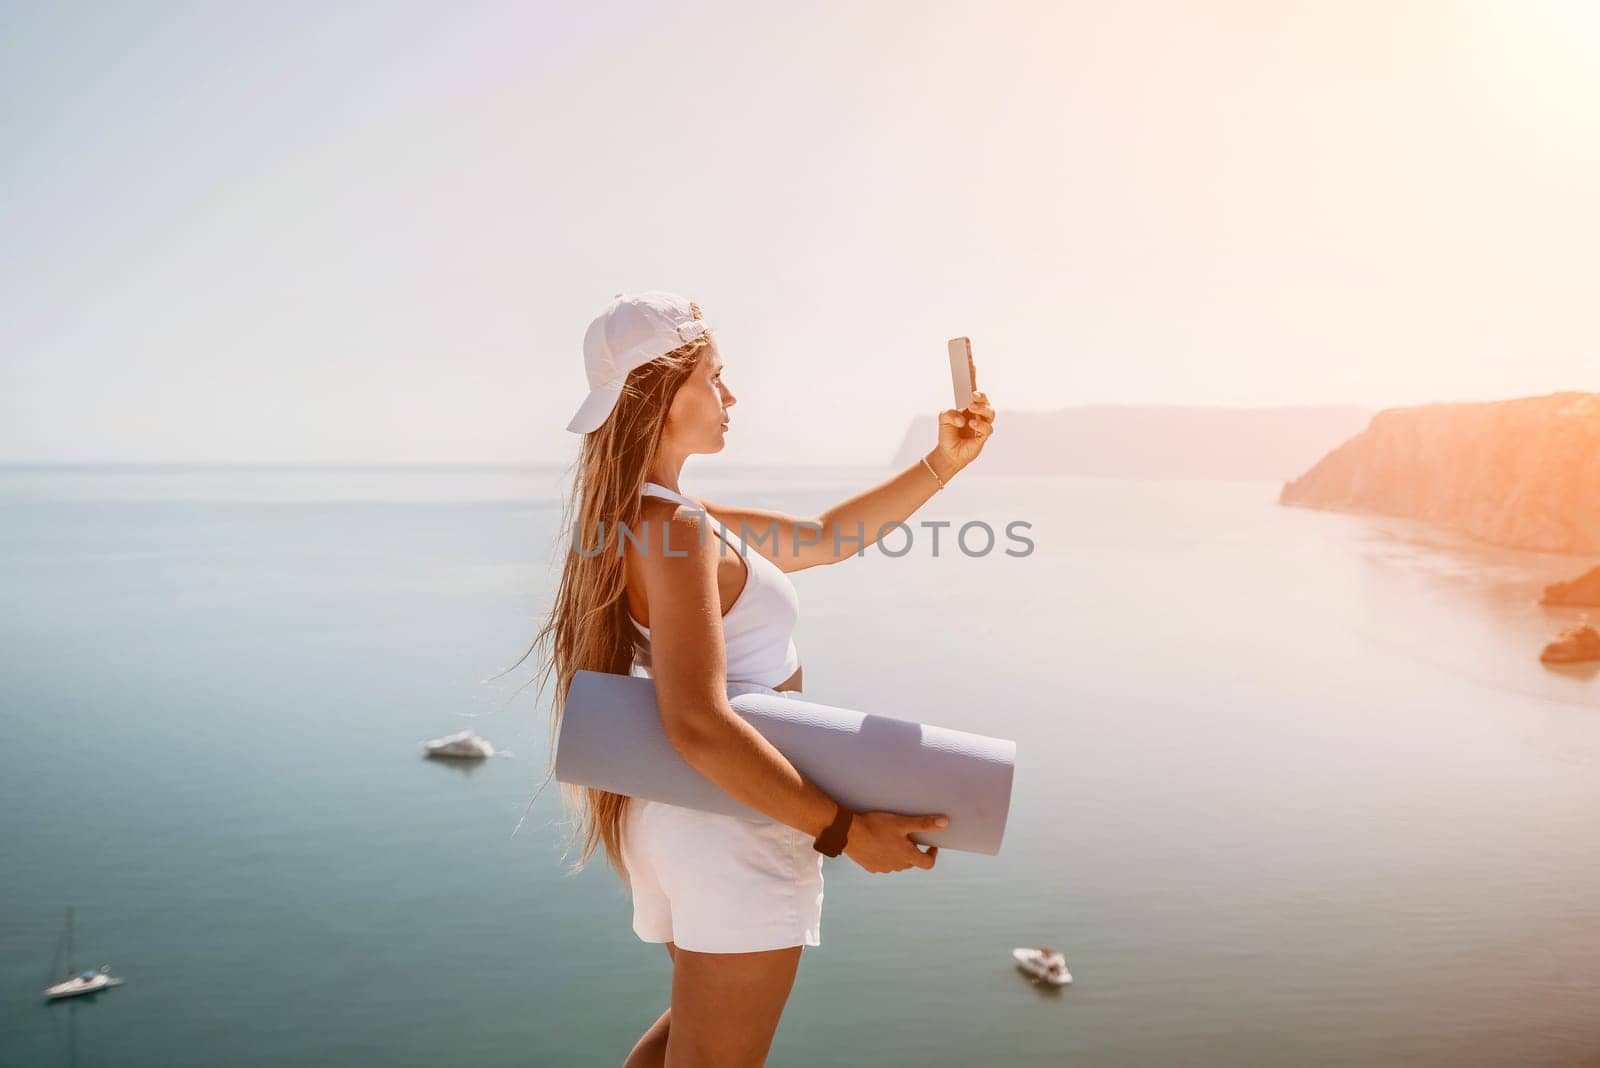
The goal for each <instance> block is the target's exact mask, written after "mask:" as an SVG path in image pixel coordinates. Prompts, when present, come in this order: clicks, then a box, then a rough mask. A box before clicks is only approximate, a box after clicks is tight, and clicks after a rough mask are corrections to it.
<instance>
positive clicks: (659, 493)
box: [639, 482, 700, 508]
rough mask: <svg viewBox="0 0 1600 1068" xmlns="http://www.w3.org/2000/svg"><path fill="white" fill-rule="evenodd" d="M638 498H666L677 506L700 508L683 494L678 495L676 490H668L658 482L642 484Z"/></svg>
mask: <svg viewBox="0 0 1600 1068" xmlns="http://www.w3.org/2000/svg"><path fill="white" fill-rule="evenodd" d="M639 496H641V497H666V498H667V499H668V500H674V501H677V502H678V503H679V504H687V505H688V506H689V507H690V508H699V507H700V506H699V505H698V504H696V503H695V502H694V501H691V500H690V499H689V498H687V497H685V496H684V495H683V494H681V493H679V492H678V491H677V490H672V489H668V488H667V487H666V486H663V485H661V484H660V483H659V482H646V483H645V484H644V488H643V489H641V490H640V491H639Z"/></svg>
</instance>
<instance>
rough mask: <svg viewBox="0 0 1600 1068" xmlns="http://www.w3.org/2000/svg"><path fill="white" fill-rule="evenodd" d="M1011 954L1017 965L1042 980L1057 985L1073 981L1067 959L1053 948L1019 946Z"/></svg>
mask: <svg viewBox="0 0 1600 1068" xmlns="http://www.w3.org/2000/svg"><path fill="white" fill-rule="evenodd" d="M1011 956H1012V957H1014V958H1015V959H1016V962H1017V967H1019V968H1021V969H1022V970H1023V971H1025V972H1027V973H1028V974H1029V975H1031V976H1033V977H1034V978H1035V979H1038V980H1040V981H1041V982H1046V983H1052V984H1054V985H1056V986H1066V985H1067V984H1068V983H1070V982H1072V973H1071V972H1069V971H1067V959H1066V958H1065V957H1063V956H1062V955H1061V954H1060V953H1057V952H1056V951H1055V950H1053V949H1049V948H1046V947H1043V946H1041V947H1039V948H1038V949H1028V948H1025V947H1021V946H1019V947H1018V948H1016V949H1013V950H1012V951H1011Z"/></svg>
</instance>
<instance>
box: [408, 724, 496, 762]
mask: <svg viewBox="0 0 1600 1068" xmlns="http://www.w3.org/2000/svg"><path fill="white" fill-rule="evenodd" d="M422 748H423V751H424V752H426V753H427V755H428V756H433V757H448V758H451V759H455V760H483V759H484V758H486V757H492V756H494V746H492V745H490V744H489V742H488V740H487V739H484V738H479V737H478V736H477V735H476V734H473V733H472V731H470V730H465V731H457V732H456V733H454V734H447V735H445V736H444V737H443V738H435V739H434V740H433V741H431V742H423V743H422Z"/></svg>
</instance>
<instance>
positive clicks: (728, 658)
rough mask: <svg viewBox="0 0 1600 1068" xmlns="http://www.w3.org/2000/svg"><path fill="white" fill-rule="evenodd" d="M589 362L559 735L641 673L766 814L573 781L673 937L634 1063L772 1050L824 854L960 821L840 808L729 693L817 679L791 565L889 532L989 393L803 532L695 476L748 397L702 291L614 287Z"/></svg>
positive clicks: (637, 901) (566, 588)
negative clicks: (695, 465) (584, 703)
mask: <svg viewBox="0 0 1600 1068" xmlns="http://www.w3.org/2000/svg"><path fill="white" fill-rule="evenodd" d="M584 359H585V364H586V370H587V373H588V380H589V385H590V393H589V396H588V398H587V399H585V401H584V402H583V405H582V406H581V407H580V408H579V410H578V413H577V415H576V416H574V417H573V419H572V421H571V423H570V424H569V425H568V427H567V429H568V430H571V431H573V432H575V433H581V434H583V435H584V439H583V445H582V450H581V455H580V458H579V461H578V472H577V477H576V479H575V480H574V485H573V492H572V495H571V496H570V497H569V498H568V500H567V503H566V508H565V510H564V514H563V523H562V528H563V537H567V536H570V537H571V539H572V544H571V545H569V547H568V551H567V552H566V562H565V565H564V568H563V571H562V576H561V582H560V586H559V587H558V590H557V593H556V600H555V604H554V607H553V608H552V610H551V613H550V616H549V619H548V620H547V621H546V622H545V624H544V627H543V628H542V629H541V631H540V633H539V637H538V639H537V640H536V642H535V645H536V646H537V645H541V644H542V645H545V646H547V648H548V655H547V656H546V658H545V667H544V674H545V676H546V677H548V675H549V673H550V672H551V671H554V673H555V675H556V679H557V685H556V699H555V701H554V702H553V705H554V708H553V713H552V731H553V732H554V731H556V730H559V726H560V717H561V708H562V703H563V701H564V699H565V696H566V693H567V689H568V687H569V686H570V684H571V682H572V677H573V674H574V673H575V672H576V671H578V670H579V669H588V670H592V671H604V672H611V673H615V674H630V673H633V672H634V669H635V668H643V669H644V670H645V671H646V672H647V673H651V674H653V676H654V678H655V685H656V698H657V705H658V707H659V709H660V712H661V718H662V723H663V725H664V727H665V728H666V732H667V736H668V738H669V739H670V740H671V742H672V744H673V746H674V748H676V749H677V751H678V752H679V753H681V754H682V755H683V757H684V759H685V760H686V761H687V762H688V763H689V764H691V765H692V766H693V767H695V768H696V769H697V770H699V771H700V772H701V773H702V774H704V775H705V776H706V777H707V778H708V779H710V780H711V781H712V782H714V783H716V784H717V785H718V786H719V787H721V788H722V789H723V790H724V791H726V792H727V793H728V794H730V795H732V796H733V797H734V798H736V799H738V800H740V801H742V802H744V803H745V804H746V805H748V806H750V807H751V808H752V809H755V810H757V811H758V812H762V813H765V814H766V815H767V816H768V817H770V818H766V819H760V820H752V819H743V818H739V817H734V816H726V815H721V814H715V813H708V812H701V811H698V810H694V809H687V808H681V807H678V806H675V805H667V804H662V803H659V802H654V801H646V800H642V799H639V800H635V799H631V798H628V797H626V796H623V795H620V794H613V793H609V792H607V791H603V790H597V789H590V788H582V789H581V790H580V789H577V788H574V787H570V786H567V785H563V786H562V787H561V789H562V792H563V795H564V796H565V797H567V798H568V799H569V800H570V801H571V802H573V803H574V804H575V807H576V808H577V810H578V812H579V814H580V822H579V827H580V828H581V831H582V834H583V853H582V856H581V857H580V859H579V861H578V864H577V867H578V868H581V867H582V866H583V865H584V864H585V863H586V862H587V861H588V859H589V858H590V856H591V855H592V854H593V853H594V851H595V849H596V848H597V847H598V846H601V845H603V846H604V848H605V852H606V858H607V861H608V862H609V863H610V864H611V865H612V866H613V867H614V868H616V870H617V872H618V873H619V875H620V876H621V877H622V879H623V881H624V883H625V884H627V885H628V887H629V889H630V891H631V893H632V896H633V928H634V931H635V932H636V933H637V934H638V936H639V937H640V938H641V939H642V940H644V941H646V942H662V943H665V945H666V949H667V953H668V954H669V955H670V956H671V958H672V962H673V974H672V1000H671V1005H670V1007H669V1008H668V1009H667V1010H666V1011H665V1012H663V1013H662V1014H661V1017H660V1018H659V1019H658V1020H656V1022H655V1023H654V1024H653V1025H652V1026H651V1027H650V1028H649V1029H648V1030H647V1031H646V1032H645V1034H644V1035H643V1037H641V1038H640V1039H639V1041H638V1044H637V1045H636V1046H635V1047H634V1048H633V1051H632V1052H631V1053H630V1055H629V1056H628V1059H627V1061H626V1062H625V1064H626V1066H633V1068H637V1066H643V1065H652V1066H654V1065H675V1066H688V1065H693V1066H696V1068H711V1066H717V1068H720V1066H724V1065H727V1066H744V1065H760V1064H762V1063H764V1062H765V1060H766V1056H767V1051H768V1049H769V1048H770V1046H771V1043H772V1037H773V1035H774V1033H775V1032H776V1030H777V1026H778V1018H779V1016H780V1015H781V1014H782V1011H783V1006H784V1003H785V1002H786V1001H787V1000H788V997H789V991H790V988H791V986H792V985H793V982H794V976H795V971H796V969H797V967H798V965H799V960H800V953H801V950H802V948H803V947H804V946H807V945H811V946H815V945H820V944H821V937H820V932H821V910H822V859H823V857H824V856H837V855H839V853H840V852H843V853H844V854H845V855H847V856H849V857H850V859H851V860H853V861H855V862H856V863H857V864H860V865H861V866H862V867H863V868H865V869H866V870H867V871H870V872H890V871H903V870H905V869H907V868H911V867H917V868H932V867H933V865H934V861H935V860H936V858H937V856H938V849H937V847H930V848H929V849H927V850H926V851H924V850H922V849H921V848H919V847H918V846H917V844H916V843H914V842H912V841H911V839H910V838H909V837H908V835H909V834H910V833H912V832H914V831H926V830H933V829H935V828H937V827H941V826H944V825H946V824H945V821H944V820H943V817H940V816H936V815H926V816H907V815H899V814H896V813H891V812H860V813H856V812H851V811H850V810H849V809H848V808H847V807H845V806H842V805H839V804H837V803H836V802H835V801H834V800H833V799H832V798H830V797H829V796H828V795H827V794H825V793H823V792H822V791H821V790H820V789H818V788H817V787H816V786H815V785H814V784H813V783H811V782H810V781H809V780H808V779H806V778H805V776H803V775H801V774H800V773H799V772H798V771H797V770H796V769H795V768H794V766H793V765H791V764H790V763H789V762H788V761H787V760H786V759H785V758H784V757H783V755H782V754H781V753H779V752H778V750H777V749H775V748H774V747H773V746H772V745H771V743H769V742H767V741H766V739H764V738H763V737H762V736H761V735H760V734H759V733H757V732H756V731H755V729H754V728H752V727H751V726H750V725H749V724H748V723H746V722H745V721H744V720H742V719H741V718H740V717H739V716H738V715H737V714H735V713H734V712H733V709H732V707H731V706H730V704H729V698H730V697H731V696H733V695H735V694H738V693H743V692H752V691H754V692H768V693H771V692H783V693H794V694H798V693H799V692H800V687H801V671H800V665H799V658H798V656H797V654H796V652H795V647H794V642H793V641H792V640H791V638H790V635H791V633H792V631H793V627H794V623H795V619H796V617H797V615H798V600H797V598H796V595H795V591H794V586H793V585H792V584H791V583H790V581H789V579H788V574H787V573H788V572H791V571H799V570H801V569H803V568H807V567H813V566H816V565H818V564H831V563H836V562H838V561H839V560H846V559H849V558H850V557H851V555H853V554H855V553H857V552H860V551H861V549H862V547H864V546H867V545H872V544H874V543H875V541H876V534H877V532H878V531H880V529H882V528H883V527H884V526H885V525H886V524H891V523H895V522H897V521H901V520H904V519H905V518H906V517H908V516H909V515H911V513H913V512H914V511H916V509H917V508H919V507H921V505H922V504H923V503H924V502H925V501H927V500H928V498H929V497H931V496H932V495H933V494H934V493H935V492H937V490H938V489H939V488H940V487H942V486H943V485H944V484H945V483H946V482H948V481H949V479H950V478H951V477H952V476H953V475H954V474H955V473H956V472H957V471H960V470H961V469H962V468H963V467H965V466H966V465H967V464H969V463H971V462H972V461H973V460H974V459H975V458H976V457H977V455H978V454H979V453H980V452H981V451H982V449H983V446H984V444H985V442H986V441H987V440H988V438H989V436H990V434H991V433H992V430H993V425H994V412H993V410H992V409H991V408H990V407H989V404H988V400H987V398H986V397H984V395H983V394H982V393H974V395H973V404H972V406H971V407H970V408H968V409H965V410H964V411H957V410H955V409H950V410H947V411H944V412H941V413H940V416H939V440H938V444H937V445H936V446H935V447H934V448H933V449H932V450H930V451H929V452H928V453H927V455H926V456H924V457H923V458H922V459H921V460H919V461H918V462H917V463H915V464H913V465H911V466H910V467H909V468H908V469H907V470H905V471H903V472H901V473H900V474H898V475H896V476H895V477H894V478H892V479H890V480H889V481H887V482H885V483H883V484H882V485H879V486H877V487H875V488H873V489H870V490H868V491H866V492H865V493H862V494H859V495H857V496H855V497H852V498H850V499H849V500H847V501H845V502H843V503H842V504H839V505H837V506H835V507H833V508H831V509H829V510H828V511H827V512H825V513H823V515H822V517H821V519H820V520H817V521H814V522H820V524H821V529H820V537H819V536H818V531H817V530H816V529H815V528H813V529H811V530H805V531H804V535H805V536H804V537H801V538H798V539H797V537H796V531H797V528H800V529H802V530H803V529H804V524H805V522H807V521H806V520H803V519H800V518H796V517H794V516H790V515H785V514H783V513H779V512H771V511H762V510H757V509H751V508H739V507H736V506H733V505H724V504H713V503H710V502H707V501H703V500H699V499H696V498H692V497H689V496H687V495H685V494H684V493H682V492H681V491H680V490H679V489H678V476H679V473H680V471H681V470H682V466H683V462H684V460H686V459H687V458H688V457H689V456H692V455H696V454H701V453H716V452H721V451H722V447H723V442H724V438H725V436H726V435H727V432H728V428H729V420H728V409H729V408H731V407H732V406H733V404H734V403H735V398H734V395H733V393H732V392H731V391H730V390H729V388H728V385H727V383H726V381H725V379H724V374H723V371H724V368H723V362H722V354H721V353H720V352H719V351H718V349H717V345H716V340H715V338H714V337H713V335H712V334H711V332H710V326H709V324H707V323H706V322H705V320H704V319H702V317H701V314H700V309H699V307H698V306H696V305H695V304H694V303H693V302H691V301H689V300H686V299H685V298H683V297H680V296H677V295H674V294H671V293H663V292H660V291H648V292H644V293H637V294H631V295H624V294H621V293H618V294H617V295H616V297H615V298H614V299H613V300H612V302H611V303H610V304H609V305H608V306H607V308H606V309H605V311H604V312H602V313H601V315H600V316H598V317H597V318H596V319H595V320H594V322H593V323H591V324H590V326H589V330H588V332H587V334H586V335H585V337H584ZM969 425H970V426H971V427H972V434H971V436H970V437H966V436H963V435H962V433H961V428H962V427H964V426H969ZM574 506H576V512H577V522H576V524H574V523H573V522H572V513H573V511H574ZM708 513H709V514H708ZM836 529H837V531H838V542H837V546H838V548H837V552H836V551H835V545H836V542H835V538H834V532H835V530H836ZM891 529H892V528H891ZM624 534H625V536H624ZM773 534H776V537H774V536H773ZM747 535H748V536H749V539H750V541H749V543H748V544H747V543H746V542H745V540H744V537H745V536H747ZM857 535H859V536H860V538H861V540H859V541H857V540H853V539H854V538H855V537H856V536H857ZM797 541H798V542H811V543H813V544H799V545H798V546H797ZM596 550H600V551H596ZM553 736H554V735H553V734H552V737H553Z"/></svg>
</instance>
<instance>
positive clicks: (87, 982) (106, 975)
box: [44, 908, 122, 1000]
mask: <svg viewBox="0 0 1600 1068" xmlns="http://www.w3.org/2000/svg"><path fill="white" fill-rule="evenodd" d="M64 940H65V942H66V955H65V959H66V961H67V969H68V970H69V971H70V970H71V968H72V910H71V909H70V908H69V909H67V929H66V932H65V935H64ZM61 960H62V954H61V942H60V941H58V942H57V943H56V960H55V961H54V962H53V963H52V964H51V966H50V970H51V971H52V972H54V973H55V974H57V975H59V974H61V973H60V971H59V970H58V968H59V965H60V963H61ZM121 985H122V980H121V979H118V978H117V977H116V976H114V975H112V974H111V966H110V965H109V964H102V965H100V970H99V971H95V970H93V969H92V968H90V969H85V970H84V971H81V972H79V973H78V974H77V975H74V976H73V977H72V978H70V979H63V980H62V981H61V982H59V983H55V984H53V985H51V986H47V987H45V989H44V996H45V997H46V998H47V999H51V1000H53V999H55V998H71V997H77V996H78V995H79V994H93V993H94V992H95V991H96V990H104V989H105V988H106V987H108V986H121Z"/></svg>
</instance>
